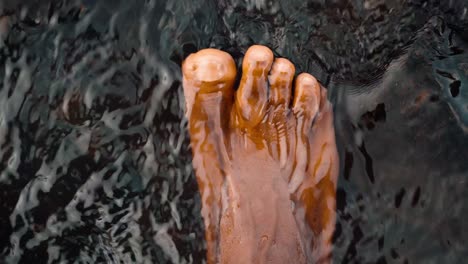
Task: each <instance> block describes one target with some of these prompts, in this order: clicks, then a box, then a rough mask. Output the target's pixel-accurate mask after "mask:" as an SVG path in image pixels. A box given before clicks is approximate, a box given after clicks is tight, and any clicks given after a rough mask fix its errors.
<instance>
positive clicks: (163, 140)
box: [0, 0, 468, 263]
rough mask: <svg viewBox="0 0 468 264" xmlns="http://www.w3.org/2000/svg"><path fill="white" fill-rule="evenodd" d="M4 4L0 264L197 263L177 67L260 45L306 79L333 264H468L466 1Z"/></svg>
mask: <svg viewBox="0 0 468 264" xmlns="http://www.w3.org/2000/svg"><path fill="white" fill-rule="evenodd" d="M439 2H441V1H420V0H415V1H405V0H393V1H377V0H366V1H348V0H333V1H332V0H330V1H328V0H309V1H299V0H294V1H291V0H288V1H287V0H276V1H264V0H231V1H228V0H220V1H209V0H194V1H182V0H172V1H171V0H169V1H162V0H152V1H151V0H147V1H134V2H132V3H130V2H126V1H111V0H103V1H95V0H71V1H59V0H57V1H42V2H40V3H38V2H37V1H7V0H5V1H0V15H1V16H0V62H1V63H0V80H1V81H2V85H0V160H1V162H0V263H203V261H204V256H205V242H204V227H203V221H202V218H201V215H200V208H201V204H200V197H199V194H198V192H197V191H198V190H197V188H198V187H197V184H196V180H195V176H194V172H193V168H192V164H191V159H192V158H191V150H190V145H189V138H188V133H187V129H186V127H187V120H186V119H185V118H184V98H183V92H182V87H181V71H180V64H181V62H182V60H183V59H184V58H185V57H186V56H187V55H188V54H190V53H192V52H195V51H197V50H199V49H202V48H206V47H215V48H219V49H223V50H225V51H228V52H229V53H231V54H232V55H233V57H234V58H235V59H236V60H237V62H238V63H240V61H241V60H240V59H241V58H242V56H243V54H244V53H245V50H246V49H247V48H248V47H249V46H250V45H252V44H264V45H267V46H269V47H270V48H272V50H273V51H274V52H275V55H276V56H280V57H286V58H288V59H290V60H291V61H292V62H293V63H294V64H295V65H296V68H297V71H298V72H302V71H306V72H310V73H312V74H314V75H315V76H316V77H317V79H319V80H320V81H321V82H322V83H323V84H324V85H325V86H326V87H328V89H329V91H330V92H329V95H330V98H331V100H332V102H333V103H334V105H335V114H336V118H335V127H336V133H337V140H338V141H337V143H338V144H339V152H340V160H341V163H342V164H340V176H339V183H338V195H337V207H338V208H337V210H338V219H337V224H336V232H335V236H334V251H333V260H334V263H463V262H464V260H465V259H466V258H467V257H468V249H467V248H466V244H467V243H468V231H467V228H468V227H467V226H466V221H465V219H466V218H468V198H467V197H468V182H467V177H468V162H466V160H467V159H468V151H467V149H468V136H467V133H468V53H467V51H468V31H467V30H466V29H467V28H468V26H467V25H468V3H466V1H462V0H460V1H455V0H454V1H445V2H444V3H439Z"/></svg>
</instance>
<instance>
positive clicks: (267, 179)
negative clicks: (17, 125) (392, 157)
mask: <svg viewBox="0 0 468 264" xmlns="http://www.w3.org/2000/svg"><path fill="white" fill-rule="evenodd" d="M182 71H183V87H184V93H185V99H186V108H187V111H186V115H187V118H188V120H189V132H190V138H191V145H192V151H193V164H194V167H195V173H196V177H197V181H198V185H199V189H200V193H201V197H202V216H203V218H204V221H205V235H206V241H207V262H208V263H288V262H292V263H328V262H329V261H330V255H331V237H332V233H333V230H334V225H335V188H336V180H337V175H338V155H337V150H336V144H335V133H334V128H333V113H332V107H331V104H330V103H329V102H328V100H327V97H326V90H325V89H324V88H322V87H321V86H320V84H319V83H318V82H317V80H316V79H315V78H314V77H313V76H312V75H310V74H307V73H302V74H300V75H299V76H297V77H296V79H295V83H294V85H295V88H294V89H293V85H292V83H293V78H294V73H295V68H294V65H293V64H292V63H291V62H290V61H288V60H286V59H283V58H277V59H274V58H273V53H272V51H271V50H270V49H268V48H267V47H264V46H258V45H256V46H252V47H250V48H249V50H248V51H247V53H246V54H245V57H244V60H243V64H242V78H241V81H240V85H239V87H238V89H237V91H234V82H235V77H236V66H235V63H234V61H233V59H232V57H231V56H230V55H229V54H227V53H225V52H223V51H220V50H216V49H204V50H201V51H199V52H197V53H195V54H192V55H190V56H189V57H188V58H187V59H186V60H185V61H184V63H183V67H182ZM293 90H294V95H293Z"/></svg>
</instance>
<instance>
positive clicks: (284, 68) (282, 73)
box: [269, 58, 296, 106]
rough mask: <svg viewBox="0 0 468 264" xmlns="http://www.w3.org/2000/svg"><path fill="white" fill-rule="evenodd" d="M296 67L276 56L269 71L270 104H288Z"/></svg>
mask: <svg viewBox="0 0 468 264" xmlns="http://www.w3.org/2000/svg"><path fill="white" fill-rule="evenodd" d="M295 71H296V69H295V67H294V65H293V64H292V63H291V62H290V61H289V60H287V59H283V58H278V59H276V60H275V62H274V63H273V66H272V68H271V71H270V76H269V82H270V103H271V104H272V105H281V106H287V105H289V101H290V99H291V87H292V79H293V77H294V73H295Z"/></svg>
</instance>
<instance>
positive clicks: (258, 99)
mask: <svg viewBox="0 0 468 264" xmlns="http://www.w3.org/2000/svg"><path fill="white" fill-rule="evenodd" d="M272 63H273V52H272V51H271V50H270V49H269V48H267V47H265V46H260V45H254V46H251V47H250V48H249V49H248V50H247V53H246V54H245V57H244V61H243V63H242V79H241V83H240V86H239V90H238V91H237V95H236V110H237V114H238V116H239V117H240V118H239V121H240V123H241V124H242V125H243V126H245V127H253V126H255V125H257V124H258V123H260V121H261V120H262V119H263V117H264V116H265V113H266V105H267V102H268V79H267V78H268V73H269V71H270V68H271V65H272Z"/></svg>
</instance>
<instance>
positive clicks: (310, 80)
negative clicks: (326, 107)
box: [293, 73, 320, 118]
mask: <svg viewBox="0 0 468 264" xmlns="http://www.w3.org/2000/svg"><path fill="white" fill-rule="evenodd" d="M295 85H296V90H295V93H294V102H293V111H294V113H296V115H298V116H305V117H311V118H313V117H314V116H315V115H316V114H317V112H318V109H319V105H320V84H319V83H318V81H317V79H315V78H314V76H312V75H310V74H308V73H301V74H299V76H297V78H296V84H295Z"/></svg>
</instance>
